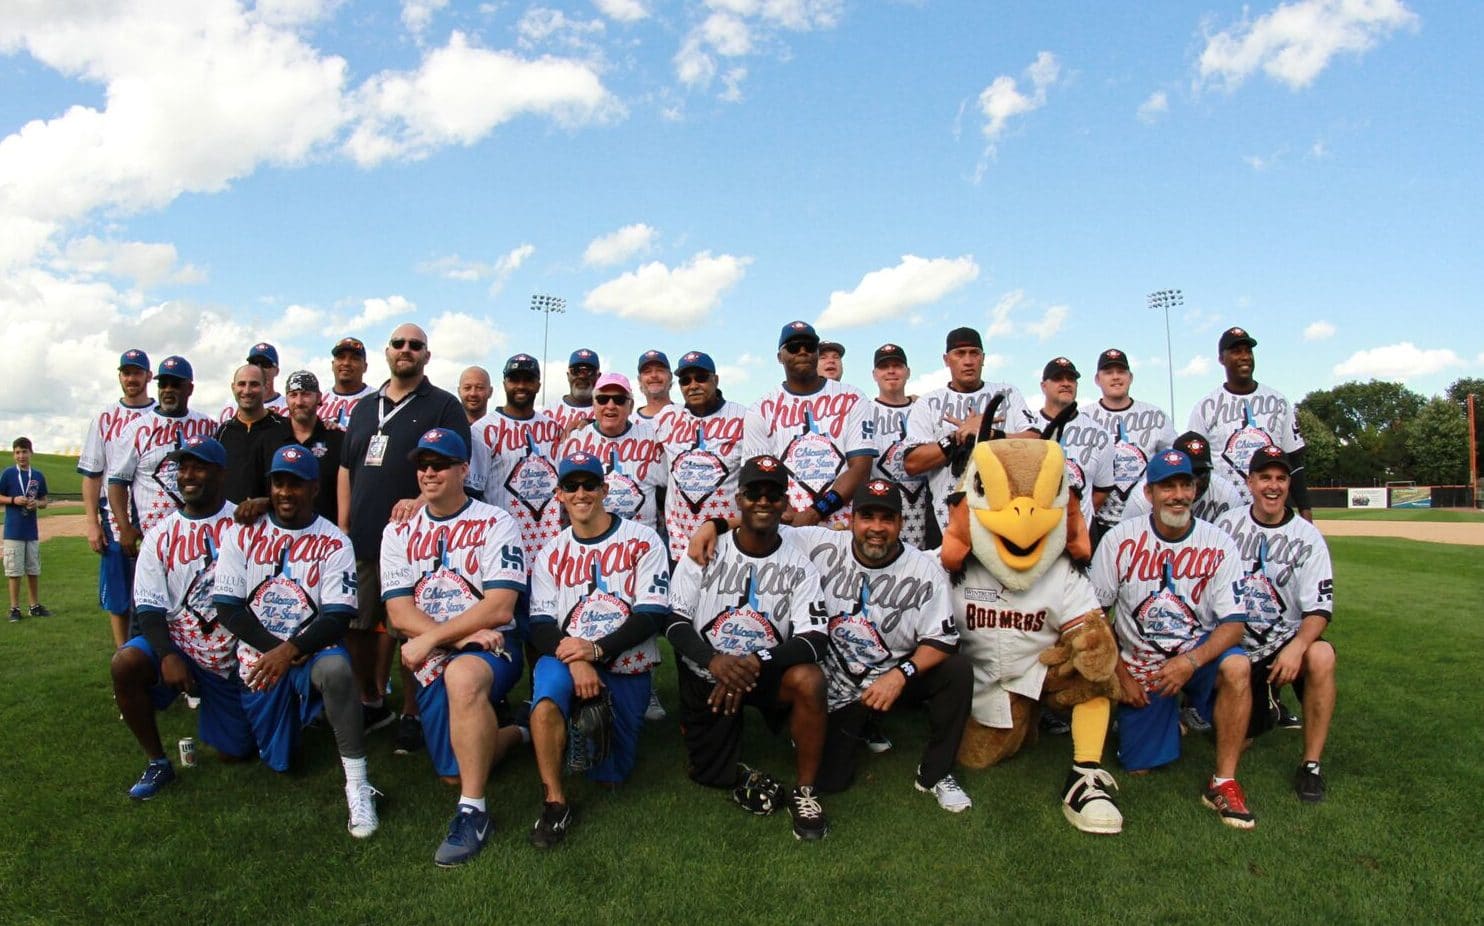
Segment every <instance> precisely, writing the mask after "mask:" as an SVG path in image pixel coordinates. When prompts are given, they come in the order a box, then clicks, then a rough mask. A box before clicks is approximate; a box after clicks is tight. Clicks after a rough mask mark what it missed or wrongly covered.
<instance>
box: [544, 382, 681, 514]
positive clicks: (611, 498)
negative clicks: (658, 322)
mask: <svg viewBox="0 0 1484 926" xmlns="http://www.w3.org/2000/svg"><path fill="white" fill-rule="evenodd" d="M633 407H634V394H633V390H632V388H631V387H630V386H629V379H628V377H627V376H624V375H623V374H622V373H604V374H603V375H602V376H600V377H599V378H598V384H597V386H596V387H595V388H594V389H593V408H594V409H596V410H597V415H596V417H595V418H594V419H593V420H592V422H591V423H590V424H585V425H583V426H581V427H580V428H578V429H577V430H575V431H573V432H572V434H571V435H570V436H569V437H568V438H567V439H566V440H564V441H562V445H561V449H560V450H559V451H558V452H557V456H558V457H559V458H562V459H565V458H566V457H568V456H569V455H571V454H574V453H586V454H590V455H592V456H594V457H596V458H598V459H599V460H601V461H602V462H603V468H604V470H605V471H606V472H607V475H606V477H605V481H606V482H607V483H608V491H607V492H606V493H605V494H604V496H603V507H604V508H606V509H607V510H608V511H609V512H610V513H612V514H616V515H618V516H619V517H621V518H630V519H632V520H635V521H638V522H639V523H640V524H643V525H644V526H645V527H647V528H649V529H651V530H654V529H655V528H656V526H657V519H658V512H659V511H661V510H663V506H662V500H661V496H662V495H663V494H664V488H665V465H664V461H663V460H662V459H661V457H662V456H663V454H662V452H661V450H660V445H659V442H658V441H657V440H655V436H654V427H653V426H652V425H651V424H650V423H649V422H648V421H645V420H644V419H642V418H640V419H635V420H631V419H630V414H629V413H630V412H631V411H632V410H633Z"/></svg>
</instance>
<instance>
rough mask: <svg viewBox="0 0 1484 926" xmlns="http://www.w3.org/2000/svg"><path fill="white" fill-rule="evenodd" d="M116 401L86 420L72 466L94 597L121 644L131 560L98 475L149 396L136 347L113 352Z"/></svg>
mask: <svg viewBox="0 0 1484 926" xmlns="http://www.w3.org/2000/svg"><path fill="white" fill-rule="evenodd" d="M118 372H119V390H120V391H121V392H122V393H123V395H122V396H121V397H120V398H119V400H118V402H116V403H114V404H113V405H110V406H109V407H107V408H105V409H103V411H101V412H99V413H98V414H97V415H95V416H94V417H93V420H92V421H90V422H89V423H88V431H87V434H86V435H84V437H83V440H82V454H81V455H80V456H79V457H78V458H77V471H78V473H80V474H81V475H82V504H83V512H84V516H85V518H86V521H87V535H88V546H90V547H92V548H93V552H94V553H97V554H98V603H99V604H100V605H101V606H102V607H103V610H104V611H106V612H108V617H109V623H110V625H111V626H112V629H113V645H114V647H115V648H117V647H120V646H123V645H124V641H125V640H126V639H128V636H129V607H130V604H131V603H132V602H133V600H134V562H133V560H131V559H128V558H126V557H125V556H124V552H123V549H122V548H121V547H120V546H119V526H118V520H117V518H116V516H115V515H114V512H113V509H112V508H110V507H109V505H108V487H107V485H106V484H105V482H104V477H105V476H106V475H107V473H108V461H109V459H110V458H111V456H112V455H113V454H115V453H117V452H118V439H119V436H120V435H121V434H123V432H124V428H125V426H127V425H128V424H129V423H130V422H131V421H133V420H134V419H135V418H138V417H139V416H140V415H142V414H144V413H145V411H147V410H148V409H149V407H150V406H152V405H154V404H155V400H154V399H152V398H150V397H149V380H150V369H149V356H148V355H147V354H145V352H144V351H142V350H126V351H124V352H123V354H121V355H120V356H119V367H118Z"/></svg>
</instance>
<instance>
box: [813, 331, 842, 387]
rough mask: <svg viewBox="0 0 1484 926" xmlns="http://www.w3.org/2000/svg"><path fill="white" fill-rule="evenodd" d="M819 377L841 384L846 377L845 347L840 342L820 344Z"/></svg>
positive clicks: (821, 342) (822, 342)
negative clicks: (841, 380) (842, 378)
mask: <svg viewBox="0 0 1484 926" xmlns="http://www.w3.org/2000/svg"><path fill="white" fill-rule="evenodd" d="M819 375H820V376H823V377H824V378H825V379H832V380H834V381H835V382H837V383H838V382H840V377H842V376H844V375H845V345H844V344H841V343H840V342H839V341H820V342H819Z"/></svg>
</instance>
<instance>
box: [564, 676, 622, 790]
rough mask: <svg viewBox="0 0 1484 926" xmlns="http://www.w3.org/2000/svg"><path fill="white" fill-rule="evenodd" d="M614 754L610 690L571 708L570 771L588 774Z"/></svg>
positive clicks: (568, 765)
mask: <svg viewBox="0 0 1484 926" xmlns="http://www.w3.org/2000/svg"><path fill="white" fill-rule="evenodd" d="M612 751H613V702H612V700H611V699H610V698H609V696H608V689H606V688H604V689H602V690H600V691H599V692H598V694H597V696H596V697H592V698H584V699H582V700H581V701H578V702H577V703H576V704H574V705H573V706H572V712H571V714H570V715H568V717H567V771H569V772H585V771H587V770H588V769H590V768H592V767H594V766H596V765H601V764H602V763H603V761H604V760H605V759H607V758H608V755H609V753H610V752H612Z"/></svg>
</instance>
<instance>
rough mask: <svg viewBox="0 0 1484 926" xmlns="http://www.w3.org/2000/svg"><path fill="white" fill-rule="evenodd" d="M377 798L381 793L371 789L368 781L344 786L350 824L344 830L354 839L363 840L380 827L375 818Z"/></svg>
mask: <svg viewBox="0 0 1484 926" xmlns="http://www.w3.org/2000/svg"><path fill="white" fill-rule="evenodd" d="M378 797H381V792H380V791H378V790H376V789H375V788H373V787H372V786H371V783H370V782H369V781H363V782H361V783H359V784H353V785H352V784H348V785H346V786H345V803H346V805H347V806H349V807H350V822H349V823H347V824H346V825H345V828H346V829H348V830H350V834H351V835H352V836H354V837H355V838H357V839H365V838H366V837H367V836H370V835H371V834H372V833H374V832H376V828H377V827H378V826H380V825H381V821H380V820H378V819H377V817H376V799H377V798H378Z"/></svg>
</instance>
